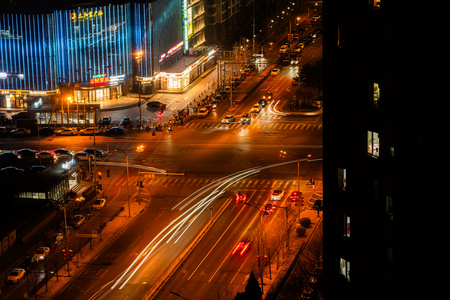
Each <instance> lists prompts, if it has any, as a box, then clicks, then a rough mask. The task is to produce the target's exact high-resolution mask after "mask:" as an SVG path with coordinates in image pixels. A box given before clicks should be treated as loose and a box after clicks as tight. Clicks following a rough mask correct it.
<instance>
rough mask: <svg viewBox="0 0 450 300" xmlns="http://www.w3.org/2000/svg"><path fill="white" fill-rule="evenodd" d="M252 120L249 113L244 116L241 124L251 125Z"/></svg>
mask: <svg viewBox="0 0 450 300" xmlns="http://www.w3.org/2000/svg"><path fill="white" fill-rule="evenodd" d="M251 120H252V118H251V116H250V114H249V113H245V114H242V117H241V124H250V122H251Z"/></svg>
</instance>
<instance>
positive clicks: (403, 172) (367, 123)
mask: <svg viewBox="0 0 450 300" xmlns="http://www.w3.org/2000/svg"><path fill="white" fill-rule="evenodd" d="M423 9H424V7H423V5H422V4H421V3H419V2H418V1H401V0H400V1H381V2H380V1H363V2H361V1H343V0H341V1H328V2H327V3H324V18H323V24H324V33H323V37H324V115H323V119H324V268H325V271H324V279H325V284H324V288H323V293H324V298H325V299H435V298H439V295H444V294H447V293H448V291H447V290H448V287H447V286H448V284H446V283H445V280H444V279H443V278H442V277H440V276H437V275H436V276H435V275H433V274H446V273H447V272H448V266H449V258H448V248H446V247H443V241H447V240H448V238H449V233H448V230H447V228H448V221H446V220H448V218H447V209H448V206H449V205H448V204H447V203H448V202H447V201H443V202H440V203H439V204H438V206H439V207H440V208H443V207H445V209H444V210H441V209H438V210H436V209H435V208H434V207H435V206H434V205H433V204H431V203H433V202H434V201H436V199H443V198H446V197H447V196H446V195H448V187H447V186H448V179H449V176H448V172H446V171H445V169H446V168H445V167H443V166H442V164H441V162H442V161H444V160H445V161H447V159H446V154H445V151H444V150H443V149H442V148H441V147H435V146H434V145H435V141H437V140H439V136H440V135H441V134H444V135H445V133H444V132H445V131H446V129H444V128H450V126H449V122H448V118H447V117H446V116H445V114H446V113H443V111H444V112H446V111H448V101H446V100H445V96H444V95H445V94H446V90H445V88H444V87H445V84H441V83H443V82H442V81H443V80H442V79H440V75H439V72H438V71H437V70H438V69H439V67H438V66H439V64H440V63H439V62H441V61H442V58H444V57H446V54H445V53H442V51H440V50H439V49H438V48H439V47H433V46H432V45H433V44H434V43H435V42H436V41H438V40H439V39H440V36H441V35H442V34H443V32H442V28H445V26H444V27H442V28H441V27H440V26H433V28H435V29H436V30H429V28H426V27H424V26H423V23H422V22H421V21H419V20H418V19H417V18H416V16H419V15H420V14H421V13H420V11H421V10H423ZM434 19H440V18H439V17H435V18H434ZM419 37H421V38H420V42H418V41H419ZM420 59H424V63H423V64H422V63H420V62H419V61H418V60H420ZM425 74H426V75H425ZM436 99H438V100H436ZM444 107H445V108H444ZM428 154H429V155H431V156H432V157H434V158H435V159H436V160H435V161H434V162H433V161H432V160H430V156H429V155H428ZM441 159H442V160H441ZM437 174H440V175H437ZM429 183H430V184H431V185H430V184H429ZM437 201H438V200H437ZM438 202H439V201H438ZM444 211H445V212H444ZM350 224H351V231H350ZM445 277H446V278H448V276H446V275H445Z"/></svg>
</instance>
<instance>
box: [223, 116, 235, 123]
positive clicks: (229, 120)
mask: <svg viewBox="0 0 450 300" xmlns="http://www.w3.org/2000/svg"><path fill="white" fill-rule="evenodd" d="M234 121H236V118H235V117H234V116H233V115H226V116H225V117H224V118H223V119H222V123H223V124H229V123H232V122H234Z"/></svg>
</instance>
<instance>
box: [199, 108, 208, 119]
mask: <svg viewBox="0 0 450 300" xmlns="http://www.w3.org/2000/svg"><path fill="white" fill-rule="evenodd" d="M208 114H209V110H208V109H207V108H206V107H202V108H200V110H199V111H198V114H197V116H198V117H199V118H205V117H206V116H207V115H208Z"/></svg>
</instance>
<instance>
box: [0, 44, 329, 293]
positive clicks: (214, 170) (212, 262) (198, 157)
mask: <svg viewBox="0 0 450 300" xmlns="http://www.w3.org/2000/svg"><path fill="white" fill-rule="evenodd" d="M319 42H320V35H319V38H318V39H317V40H316V42H315V43H314V44H311V45H312V46H311V47H309V48H307V49H305V50H304V56H303V59H305V62H306V61H310V62H314V61H316V60H317V59H320V57H319V53H321V48H320V46H319V45H320V43H319ZM303 63H304V62H303ZM296 68H297V67H296V66H287V67H284V68H282V71H281V73H280V74H279V75H278V76H270V77H269V78H268V79H267V80H266V81H264V82H263V83H262V84H261V85H259V86H258V88H257V89H256V90H255V91H254V93H253V94H252V95H251V96H250V97H249V99H248V100H247V101H246V102H245V103H244V104H242V105H240V106H238V107H230V104H229V103H228V102H227V101H223V102H222V103H221V105H220V106H219V108H218V109H216V110H215V111H214V112H212V113H211V114H210V115H209V116H208V117H206V118H204V119H196V120H192V121H190V122H188V123H186V124H184V125H181V126H176V127H174V131H172V132H167V131H164V132H159V133H158V134H157V135H156V136H152V135H151V133H147V132H141V133H135V132H132V133H128V134H127V135H126V136H124V137H119V138H112V137H104V136H98V137H96V139H95V144H96V145H95V146H96V147H97V148H99V149H102V150H106V151H109V152H108V155H107V156H106V157H105V158H104V159H101V160H99V163H101V162H106V163H116V162H119V163H122V166H117V165H101V164H100V165H99V167H98V169H99V170H100V171H102V173H103V174H106V169H110V171H111V177H110V178H103V179H102V180H101V182H102V184H104V190H105V193H106V194H107V195H108V205H107V207H106V209H105V211H104V212H103V213H104V214H105V215H104V217H106V216H108V215H110V214H111V213H112V212H114V211H115V210H116V209H117V208H119V207H120V206H122V205H124V204H126V202H127V189H126V171H125V168H124V167H123V163H124V161H125V155H124V154H123V153H120V152H118V153H114V151H113V149H115V148H120V149H123V150H126V149H132V148H135V147H137V146H138V145H143V146H144V151H143V152H142V153H137V152H135V151H132V152H130V154H129V160H130V164H131V169H130V171H131V172H130V187H131V191H132V192H131V195H132V197H133V199H136V193H137V191H136V185H135V183H136V179H137V177H136V176H137V169H136V168H134V166H135V165H144V166H149V167H156V168H159V169H163V170H167V171H169V172H186V173H187V176H186V177H184V178H176V177H173V178H149V179H146V180H145V181H144V189H145V192H143V195H142V199H143V201H145V203H146V204H147V205H148V206H147V208H146V209H145V210H144V212H143V213H142V214H141V215H140V216H139V217H137V218H136V220H135V221H134V222H133V223H132V224H131V225H130V226H129V227H127V228H126V230H124V231H123V232H122V234H121V235H120V236H118V237H117V238H116V239H114V240H113V241H111V242H110V244H109V245H108V246H107V247H106V248H105V249H104V251H102V252H101V253H100V254H99V255H98V256H97V257H96V258H95V259H94V260H93V261H91V262H90V263H89V264H88V265H87V266H86V267H85V269H84V270H83V272H82V273H81V274H80V275H79V276H77V277H75V278H73V279H72V280H71V281H70V284H69V285H68V286H67V287H66V289H64V290H63V291H61V293H60V294H59V295H58V296H57V297H56V299H67V298H71V299H89V298H91V297H93V298H92V299H94V298H97V297H99V298H100V297H102V296H107V297H108V299H123V298H127V297H128V298H130V299H134V298H138V297H142V296H143V295H145V294H147V293H148V290H149V289H150V287H151V286H152V284H153V283H154V282H156V280H157V279H158V277H159V276H160V275H161V274H162V273H163V272H164V271H165V270H166V269H167V268H168V267H169V265H170V264H171V262H172V261H173V260H174V259H175V258H176V257H177V256H178V255H179V254H180V253H181V252H182V251H183V250H184V249H185V248H186V247H187V246H188V245H189V244H190V243H191V242H192V240H193V239H194V237H195V236H196V235H197V234H198V233H199V232H200V230H201V229H202V228H203V227H204V226H205V225H206V224H207V223H208V221H209V219H210V208H212V211H213V212H217V211H219V209H220V208H221V207H222V205H225V206H224V207H226V210H225V213H224V214H223V216H222V217H221V219H220V222H218V223H217V227H214V228H213V229H212V231H211V232H208V235H207V236H206V237H205V239H204V240H202V241H201V245H202V246H201V247H198V249H197V248H196V251H197V250H198V251H200V252H195V253H196V255H191V256H190V258H189V259H188V260H187V261H186V264H185V265H184V268H182V269H181V270H182V271H181V272H179V273H177V274H176V275H175V276H178V277H175V278H178V279H176V280H171V281H170V282H171V285H167V286H164V288H163V290H162V291H163V292H165V294H162V295H164V296H163V297H162V296H158V297H162V298H161V299H170V298H168V297H169V296H168V295H169V294H167V293H168V292H170V291H179V292H180V293H188V294H192V295H196V296H198V297H200V296H201V297H203V296H208V297H212V298H214V297H216V295H217V294H221V295H224V294H226V293H227V290H228V287H227V286H226V285H227V284H228V285H229V284H231V286H232V288H231V289H232V291H229V292H230V293H235V292H236V291H242V290H243V288H244V286H245V279H246V275H245V274H248V271H249V270H251V269H252V268H253V267H254V264H255V259H254V256H255V251H254V249H255V246H254V245H253V246H252V249H251V250H252V251H250V252H249V253H248V255H247V256H244V257H233V258H230V257H229V252H230V249H231V247H232V246H234V244H235V243H236V242H237V241H238V240H239V239H240V238H241V237H245V234H246V232H247V230H248V229H250V228H252V226H254V224H253V223H254V220H255V216H256V211H254V210H253V209H252V208H250V207H239V206H236V205H234V203H231V204H227V201H228V200H229V199H230V196H231V195H232V193H233V192H234V191H235V190H236V189H237V188H244V189H247V190H249V192H250V193H251V197H252V198H251V199H252V200H251V201H254V202H252V203H255V202H256V203H258V204H261V203H262V202H261V201H263V200H262V199H266V198H267V195H268V193H269V190H271V188H272V187H273V186H275V185H276V184H277V183H279V182H291V185H292V182H295V179H296V177H297V163H296V159H297V158H300V159H303V158H305V157H306V155H308V154H311V156H312V157H313V158H319V157H322V123H321V116H320V115H318V116H296V115H283V114H280V113H277V107H280V105H283V103H284V102H285V101H286V100H287V97H288V96H289V95H290V92H292V86H291V78H292V77H293V76H294V74H295V73H296V72H297V71H296ZM268 91H271V92H273V94H274V100H273V101H272V103H271V104H270V105H269V106H266V107H265V108H264V109H263V110H262V111H261V112H259V113H257V114H253V116H252V121H251V124H249V125H243V124H240V123H238V122H236V123H231V124H221V120H222V118H223V117H224V115H226V114H229V113H232V114H235V115H236V116H237V119H239V116H240V115H242V114H243V113H244V112H248V111H249V110H250V108H251V106H252V105H253V104H254V103H256V102H257V101H258V100H259V99H260V98H261V96H262V95H263V94H264V93H265V92H268ZM177 105H181V104H177ZM175 107H179V106H175ZM114 113H115V114H117V116H114V118H113V119H119V120H120V119H122V118H123V116H125V115H128V116H131V117H132V118H134V119H135V118H136V117H137V116H138V109H137V108H131V109H128V110H126V111H116V112H114ZM2 141H3V142H4V144H3V145H2V146H3V147H2V148H3V149H21V148H25V147H29V148H34V149H38V147H39V148H40V149H41V150H47V149H56V148H68V149H71V150H74V151H80V150H83V149H84V148H87V147H93V145H94V139H93V138H92V137H81V136H76V137H54V136H53V137H48V138H45V139H41V141H40V143H39V144H38V142H37V140H36V138H25V139H7V140H6V141H5V140H2ZM5 142H6V143H5ZM280 150H287V151H289V153H291V154H292V155H291V156H290V157H285V158H282V157H280V155H279V153H280ZM286 161H292V163H290V164H287V165H281V166H278V167H273V168H269V169H265V170H264V171H262V172H260V173H258V175H257V176H256V177H255V176H254V177H252V178H251V179H252V180H259V181H253V182H252V183H250V179H248V183H247V181H241V183H233V184H231V183H230V185H229V186H226V187H223V188H221V191H222V192H223V193H222V194H220V196H218V197H217V198H214V199H213V200H211V201H210V202H209V201H207V202H205V203H203V204H204V205H205V206H201V208H198V207H196V205H197V204H199V203H200V202H201V199H204V198H205V195H203V196H202V197H199V198H197V199H196V201H194V202H192V203H190V204H189V205H188V206H187V207H185V208H183V209H182V210H179V209H173V208H174V207H175V206H176V205H177V204H179V203H184V201H187V200H185V199H186V198H187V197H189V196H190V195H191V194H192V193H194V192H196V191H198V190H200V189H201V188H202V187H203V186H205V185H208V184H211V183H214V182H215V180H218V179H222V180H224V179H223V178H225V177H226V176H228V175H229V174H232V173H235V172H239V171H242V170H245V169H249V168H255V167H261V166H268V165H274V164H278V163H282V162H286ZM321 174H322V166H321V162H311V163H306V162H302V163H301V167H300V178H301V179H302V180H305V179H307V178H310V177H313V178H314V179H315V180H316V182H318V181H321V180H322V177H321V176H322V175H321ZM242 182H245V184H249V185H251V188H250V189H249V188H248V186H240V185H239V184H242ZM263 182H264V186H262V185H261V184H263ZM291 185H288V186H286V188H287V189H292V187H291ZM267 186H270V187H271V188H267ZM209 192H210V193H213V191H212V190H211V191H209ZM213 194H214V193H213ZM206 198H207V197H206ZM188 199H189V198H188ZM190 208H191V209H192V210H191V211H190V210H189V209H190ZM202 209H203V210H202ZM185 213H187V215H185ZM236 216H239V217H238V218H236ZM102 217H103V215H97V217H96V218H94V219H93V221H92V224H91V227H92V228H94V227H96V226H98V224H100V218H102ZM178 217H182V223H179V224H180V225H179V226H180V227H179V230H178V232H179V233H180V232H184V229H186V232H184V234H183V235H178V236H176V237H174V239H177V242H176V243H174V240H171V241H170V242H169V243H167V239H168V237H167V236H164V233H166V232H167V230H169V229H168V228H167V227H168V226H169V225H170V224H171V222H172V221H173V220H176V219H177V218H178ZM256 219H258V218H256ZM177 222H181V221H177ZM177 224H178V223H177ZM172 226H173V225H172ZM91 227H86V230H88V228H91ZM169 228H172V227H169ZM222 235H223V237H222V238H220V239H218V237H221V236H222ZM163 236H164V237H163ZM178 238H179V239H178ZM245 238H249V239H252V238H251V237H245ZM216 243H217V244H216ZM209 251H211V252H210V253H209V254H208V252H209ZM147 255H148V257H147ZM203 258H205V259H206V261H205V262H203V263H201V264H200V262H201V259H203ZM199 260H200V261H199ZM133 262H134V263H133ZM140 263H142V265H141V266H140V267H139V268H137V266H138V265H139V264H140ZM130 266H131V267H130ZM198 266H199V268H198V269H197V270H196V268H197V267H198ZM129 267H130V268H129ZM134 271H135V273H134ZM194 271H195V272H194ZM122 275H123V276H122ZM130 275H132V276H130ZM186 277H188V278H189V277H190V279H189V280H187V278H186ZM186 280H187V281H189V284H188V285H187V284H186V285H183V284H182V282H185V281H186ZM116 283H117V284H116ZM124 283H125V285H124V287H123V288H120V287H121V285H122V284H124ZM211 283H212V285H211ZM112 287H113V289H111V288H112ZM224 289H225V291H224ZM21 293H22V294H23V284H22V288H15V293H13V294H14V295H17V294H19V295H20V294H21ZM11 295H12V294H11ZM166 296H167V298H166ZM11 297H12V296H11ZM11 297H10V299H13V298H11Z"/></svg>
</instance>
